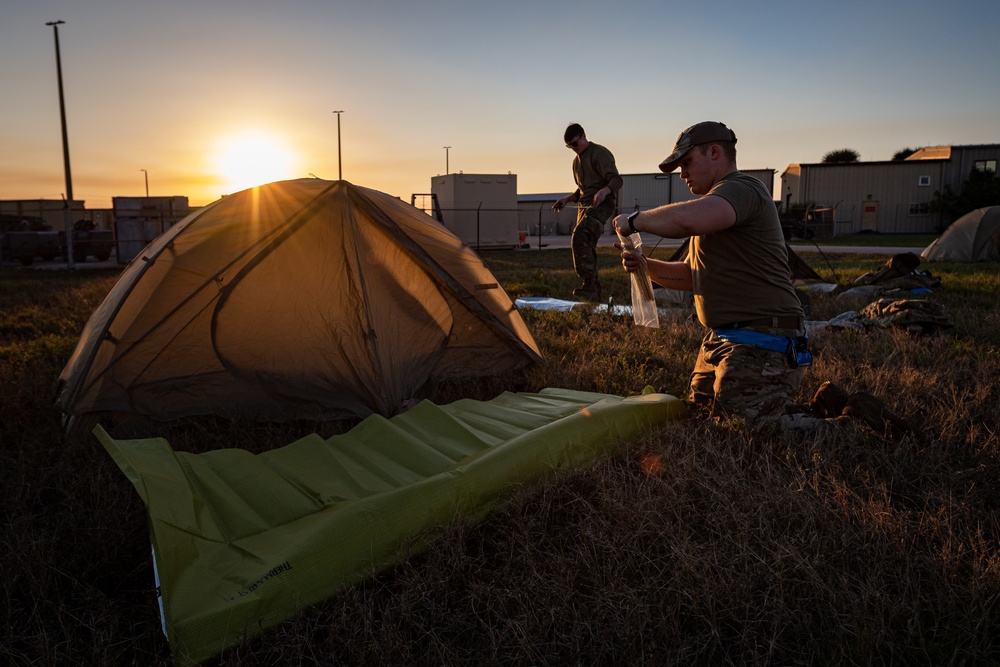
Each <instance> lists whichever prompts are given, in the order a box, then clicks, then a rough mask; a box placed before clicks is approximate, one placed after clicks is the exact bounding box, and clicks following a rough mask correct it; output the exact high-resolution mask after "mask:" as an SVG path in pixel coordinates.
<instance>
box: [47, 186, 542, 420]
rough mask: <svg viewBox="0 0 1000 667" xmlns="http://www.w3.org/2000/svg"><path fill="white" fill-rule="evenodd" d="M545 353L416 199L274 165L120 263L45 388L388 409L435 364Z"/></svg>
mask: <svg viewBox="0 0 1000 667" xmlns="http://www.w3.org/2000/svg"><path fill="white" fill-rule="evenodd" d="M541 360H542V357H541V354H540V352H539V350H538V347H537V345H536V344H535V341H534V339H533V338H532V336H531V333H530V332H529V331H528V329H527V326H526V325H525V323H524V321H523V320H522V319H521V317H520V314H519V313H518V312H517V310H516V309H515V307H514V305H513V303H512V302H511V299H510V297H509V296H508V295H507V293H506V292H505V291H504V290H503V288H502V287H501V286H500V285H499V284H498V282H497V280H496V278H495V277H494V276H493V274H492V273H491V272H490V270H489V269H488V268H487V267H486V265H485V264H484V263H483V262H482V260H481V259H480V258H479V257H478V256H477V255H476V254H475V253H474V252H473V251H472V250H471V249H470V248H469V247H468V246H466V245H465V244H464V243H463V242H462V241H461V240H460V239H458V238H457V237H456V236H455V235H454V234H452V233H451V232H450V231H448V230H447V229H445V228H444V227H443V226H442V225H440V224H439V223H438V222H436V221H435V220H433V219H432V218H431V217H429V216H427V215H426V214H424V213H423V212H421V211H419V210H417V209H416V208H413V207H412V206H410V205H408V204H405V203H403V202H401V201H400V200H398V199H396V198H395V197H391V196H389V195H386V194H384V193H381V192H377V191H375V190H370V189H367V188H362V187H358V186H354V185H352V184H351V183H348V182H346V181H323V180H320V179H299V180H293V181H282V182H276V183H271V184H268V185H263V186H260V187H256V188H251V189H248V190H244V191H242V192H239V193H236V194H233V195H229V196H227V197H224V198H222V199H220V200H218V201H216V202H214V203H212V204H210V205H208V206H206V207H204V208H202V209H200V210H198V211H195V212H194V213H192V214H191V215H189V216H188V217H187V218H185V219H183V220H182V221H180V222H178V223H177V224H176V225H174V226H173V227H172V228H170V229H169V230H167V231H166V232H164V233H163V234H162V235H161V236H159V237H158V238H156V239H155V240H154V241H153V242H151V243H150V244H149V245H148V246H147V247H146V248H145V249H144V250H143V252H142V253H140V255H139V256H137V257H136V258H135V259H134V260H133V261H132V262H131V263H130V264H129V265H128V266H127V267H126V269H125V270H124V272H123V273H122V275H121V276H120V278H119V279H118V282H117V283H116V284H115V285H114V287H113V288H112V289H111V291H110V292H109V294H108V295H107V297H106V298H105V300H104V301H103V303H101V305H100V306H99V307H98V308H97V309H96V310H95V311H94V313H93V314H92V315H91V318H90V320H89V322H88V323H87V325H86V327H85V328H84V331H83V334H82V335H81V338H80V341H79V343H78V345H77V347H76V350H75V351H74V353H73V355H72V357H71V358H70V360H69V362H68V363H67V365H66V367H65V368H64V369H63V372H62V374H61V376H60V379H59V380H60V386H59V394H58V397H57V401H56V404H57V405H58V407H60V408H61V409H62V410H63V412H64V413H66V415H68V416H69V418H70V419H69V421H70V423H72V421H73V418H74V417H79V416H81V415H87V414H103V413H120V414H131V415H142V416H146V417H151V418H154V419H160V420H169V419H174V418H177V417H181V416H186V415H196V414H222V415H225V416H228V417H240V418H248V419H259V420H273V421H283V420H293V419H339V418H348V417H365V416H367V415H370V414H372V413H378V414H381V415H384V416H391V415H393V414H396V413H398V412H400V411H401V410H402V409H403V407H404V406H405V405H406V404H408V403H409V402H410V401H411V400H412V399H415V398H420V397H422V395H423V394H424V393H425V390H426V389H427V387H429V386H431V385H433V383H435V382H437V381H440V380H448V379H458V378H467V377H476V376H483V375H490V374H495V373H500V372H504V371H507V370H511V369H515V368H520V367H524V366H526V365H529V364H531V363H534V362H539V361H541Z"/></svg>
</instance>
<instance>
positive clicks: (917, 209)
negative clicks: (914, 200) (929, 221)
mask: <svg viewBox="0 0 1000 667" xmlns="http://www.w3.org/2000/svg"><path fill="white" fill-rule="evenodd" d="M928 213H930V204H928V202H920V203H919V204H910V215H927V214H928Z"/></svg>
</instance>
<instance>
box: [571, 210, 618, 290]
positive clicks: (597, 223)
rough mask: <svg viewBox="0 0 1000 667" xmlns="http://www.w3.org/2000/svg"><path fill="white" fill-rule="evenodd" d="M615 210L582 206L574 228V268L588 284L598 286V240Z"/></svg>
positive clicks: (599, 281)
mask: <svg viewBox="0 0 1000 667" xmlns="http://www.w3.org/2000/svg"><path fill="white" fill-rule="evenodd" d="M611 213H613V211H612V210H611V209H610V208H608V207H606V206H601V207H599V208H596V209H595V208H585V207H580V209H579V212H578V214H577V218H576V226H575V227H574V228H573V244H572V245H573V268H575V269H576V274H577V275H578V276H580V279H581V280H583V284H584V285H587V286H594V287H596V286H598V285H600V284H601V280H600V278H599V277H598V271H597V241H598V240H599V239H600V238H601V233H602V232H603V231H604V225H605V223H606V222H607V221H608V219H609V218H610V217H611Z"/></svg>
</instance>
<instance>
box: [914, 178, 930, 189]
mask: <svg viewBox="0 0 1000 667" xmlns="http://www.w3.org/2000/svg"><path fill="white" fill-rule="evenodd" d="M930 184H931V177H930V176H921V177H920V178H918V179H917V185H919V186H920V187H922V188H925V187H927V186H928V185H930Z"/></svg>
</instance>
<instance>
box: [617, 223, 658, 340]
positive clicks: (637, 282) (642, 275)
mask: <svg viewBox="0 0 1000 667" xmlns="http://www.w3.org/2000/svg"><path fill="white" fill-rule="evenodd" d="M618 240H619V241H621V244H622V248H624V249H625V250H628V251H629V252H631V253H633V254H635V255H642V237H641V236H639V233H638V232H636V233H635V234H631V235H630V236H622V233H621V232H618ZM632 319H633V320H634V321H635V323H636V324H637V325H639V326H641V327H649V328H650V329H659V328H660V317H659V313H658V312H657V310H656V297H654V296H653V282H652V281H651V280H650V279H649V274H648V273H646V266H645V265H641V266H640V268H639V270H638V271H633V272H632Z"/></svg>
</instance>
